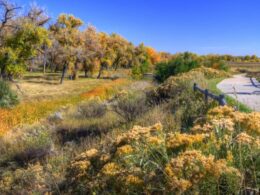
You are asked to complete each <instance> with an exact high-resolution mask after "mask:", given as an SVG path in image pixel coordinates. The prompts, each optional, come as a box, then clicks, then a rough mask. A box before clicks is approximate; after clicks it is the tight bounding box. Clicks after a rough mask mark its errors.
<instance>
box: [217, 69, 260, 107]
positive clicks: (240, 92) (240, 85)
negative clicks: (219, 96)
mask: <svg viewBox="0 0 260 195" xmlns="http://www.w3.org/2000/svg"><path fill="white" fill-rule="evenodd" d="M253 80H254V83H252V82H251V80H250V78H247V77H245V75H243V74H240V75H234V76H233V77H232V78H228V79H225V80H223V81H222V82H220V83H219V84H218V85H217V87H218V88H219V89H220V90H221V91H222V92H224V93H225V94H227V95H229V96H231V97H233V98H235V99H237V100H238V101H239V102H241V103H243V104H245V105H247V106H248V107H250V108H251V109H253V110H255V111H260V88H259V87H260V83H259V82H257V81H256V80H255V79H253Z"/></svg>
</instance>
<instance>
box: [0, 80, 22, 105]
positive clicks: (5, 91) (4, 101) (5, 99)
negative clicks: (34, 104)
mask: <svg viewBox="0 0 260 195" xmlns="http://www.w3.org/2000/svg"><path fill="white" fill-rule="evenodd" d="M17 103H18V98H17V95H16V94H15V93H14V92H13V91H11V89H10V86H9V85H8V83H6V82H5V81H1V80H0V107H11V106H13V105H15V104H17Z"/></svg>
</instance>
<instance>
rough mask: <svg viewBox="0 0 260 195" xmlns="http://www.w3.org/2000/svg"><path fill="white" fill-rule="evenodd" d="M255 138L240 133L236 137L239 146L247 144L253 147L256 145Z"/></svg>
mask: <svg viewBox="0 0 260 195" xmlns="http://www.w3.org/2000/svg"><path fill="white" fill-rule="evenodd" d="M254 140H255V138H253V137H252V136H250V135H248V134H246V133H240V134H238V135H237V137H236V142H237V143H239V144H246V145H251V144H253V143H254Z"/></svg>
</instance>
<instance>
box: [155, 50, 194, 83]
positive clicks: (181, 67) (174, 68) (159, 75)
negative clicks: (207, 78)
mask: <svg viewBox="0 0 260 195" xmlns="http://www.w3.org/2000/svg"><path fill="white" fill-rule="evenodd" d="M197 67H199V62H198V61H197V60H196V59H193V58H192V57H191V56H189V54H186V53H184V55H179V56H178V57H177V58H175V59H172V60H171V61H169V62H162V63H159V64H157V65H156V67H155V78H156V80H158V81H159V82H163V81H165V80H166V79H167V78H169V77H170V76H173V75H177V74H179V73H183V72H188V71H189V70H191V69H194V68H197Z"/></svg>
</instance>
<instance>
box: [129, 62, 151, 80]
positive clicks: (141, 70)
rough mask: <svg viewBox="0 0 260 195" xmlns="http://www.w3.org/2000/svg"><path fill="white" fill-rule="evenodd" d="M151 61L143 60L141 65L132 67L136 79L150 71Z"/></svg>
mask: <svg viewBox="0 0 260 195" xmlns="http://www.w3.org/2000/svg"><path fill="white" fill-rule="evenodd" d="M149 64H150V63H149V61H147V60H146V61H145V62H143V63H142V64H141V65H139V66H137V65H135V66H133V68H132V77H133V78H134V79H141V78H142V77H143V75H144V74H145V73H147V72H148V71H149Z"/></svg>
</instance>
